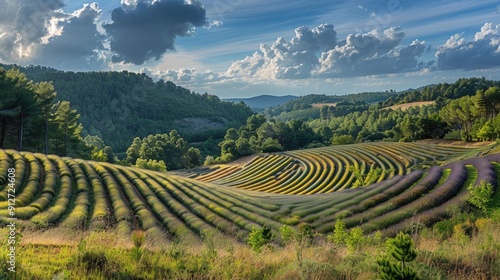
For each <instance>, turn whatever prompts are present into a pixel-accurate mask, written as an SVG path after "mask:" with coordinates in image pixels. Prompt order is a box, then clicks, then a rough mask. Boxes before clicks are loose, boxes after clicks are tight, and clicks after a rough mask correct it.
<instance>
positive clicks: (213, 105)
mask: <svg viewBox="0 0 500 280" xmlns="http://www.w3.org/2000/svg"><path fill="white" fill-rule="evenodd" d="M20 69H21V70H22V71H23V72H25V73H26V75H27V76H28V77H29V79H32V80H34V81H35V82H40V81H53V85H54V88H55V91H57V93H58V95H57V100H67V101H69V102H71V104H72V105H73V106H74V107H75V108H76V109H77V110H78V112H79V113H81V114H82V118H81V123H82V124H83V126H84V127H85V130H84V131H83V134H84V135H99V136H100V137H101V138H102V139H103V140H104V141H105V142H106V143H107V144H108V145H109V146H110V147H112V148H113V150H114V151H115V152H120V153H121V152H124V151H125V150H126V149H127V147H128V146H129V145H130V142H131V141H132V139H133V138H134V137H141V138H142V137H146V136H147V135H150V134H155V133H159V132H162V131H170V130H174V129H175V130H178V131H182V132H183V133H185V134H186V135H185V137H186V139H188V135H187V132H189V141H193V142H194V141H201V140H202V139H204V138H208V137H209V136H214V138H221V137H222V136H223V135H224V134H223V133H224V132H223V131H225V130H226V129H228V128H229V127H238V126H240V125H242V124H244V122H245V120H246V119H247V118H248V117H249V116H250V115H251V114H252V113H253V112H252V110H251V109H250V107H248V106H246V105H245V104H243V103H237V104H235V103H232V102H225V101H222V100H220V99H219V98H218V97H217V96H215V95H210V94H208V93H201V94H200V93H195V92H193V91H191V90H188V89H186V88H183V87H180V86H177V85H175V84H174V83H172V82H170V81H168V82H165V81H163V80H160V81H157V82H155V81H153V80H152V79H151V78H150V77H148V76H147V75H146V74H136V73H132V72H128V71H121V72H117V71H110V72H101V71H98V72H63V71H58V70H55V69H51V68H45V67H39V66H37V67H27V68H20ZM103 105H105V106H103ZM186 123H187V125H186ZM191 123H193V124H194V125H190V124H191ZM207 134H209V135H207Z"/></svg>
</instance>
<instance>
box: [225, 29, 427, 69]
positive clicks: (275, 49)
mask: <svg viewBox="0 0 500 280" xmlns="http://www.w3.org/2000/svg"><path fill="white" fill-rule="evenodd" d="M404 36H405V34H404V32H403V31H401V29H400V28H399V27H391V28H388V29H386V30H378V29H374V30H372V31H370V32H368V33H364V34H349V35H348V36H347V38H346V39H345V40H342V41H339V42H338V41H337V32H335V30H334V28H333V25H330V24H322V25H320V26H318V27H316V28H314V29H312V30H310V29H309V28H307V27H299V28H297V29H295V36H294V37H293V38H292V39H291V40H290V41H287V40H285V39H284V38H278V39H277V40H276V42H274V43H273V44H272V45H271V46H268V45H266V44H261V45H260V50H259V51H257V52H255V53H254V54H253V55H252V56H247V57H245V58H244V59H242V60H239V61H236V62H234V63H233V64H232V65H231V67H229V69H228V70H227V71H226V73H225V75H226V76H230V77H236V76H244V77H251V78H262V79H269V78H271V79H305V78H311V77H312V78H335V77H353V76H363V75H377V74H390V73H400V72H408V71H417V70H421V69H423V68H424V67H427V66H428V64H425V63H423V62H421V61H419V59H420V58H421V56H422V54H423V53H424V51H425V50H426V45H425V42H421V41H419V40H414V41H413V42H412V43H411V44H410V45H408V46H402V45H401V43H402V41H403V39H404Z"/></svg>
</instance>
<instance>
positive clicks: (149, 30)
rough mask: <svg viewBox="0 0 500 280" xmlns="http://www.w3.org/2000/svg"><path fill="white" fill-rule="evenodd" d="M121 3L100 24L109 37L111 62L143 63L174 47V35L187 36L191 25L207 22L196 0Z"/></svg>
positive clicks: (158, 57)
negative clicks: (109, 21) (104, 22)
mask: <svg viewBox="0 0 500 280" xmlns="http://www.w3.org/2000/svg"><path fill="white" fill-rule="evenodd" d="M122 5H124V7H120V8H116V9H114V10H113V12H112V14H111V19H112V22H111V23H107V24H103V27H104V29H105V30H106V33H107V35H108V36H109V38H110V47H111V51H113V52H114V55H113V58H112V61H113V62H115V63H116V62H125V63H133V64H136V65H140V64H144V63H145V62H149V61H156V60H159V59H160V58H161V57H162V56H163V54H165V53H166V52H167V51H169V50H170V51H172V50H175V46H174V42H175V38H176V37H177V36H189V35H191V34H192V33H193V28H194V27H197V26H203V25H205V24H206V22H207V18H206V11H205V8H204V7H203V5H202V4H201V2H199V1H198V0H189V1H187V0H186V1H184V0H156V1H153V2H151V3H148V2H145V1H132V0H122Z"/></svg>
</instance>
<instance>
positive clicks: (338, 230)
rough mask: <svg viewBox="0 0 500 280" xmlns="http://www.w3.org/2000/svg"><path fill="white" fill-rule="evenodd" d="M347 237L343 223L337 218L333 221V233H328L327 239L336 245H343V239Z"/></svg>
mask: <svg viewBox="0 0 500 280" xmlns="http://www.w3.org/2000/svg"><path fill="white" fill-rule="evenodd" d="M347 237H349V234H347V232H346V230H345V223H344V221H342V220H337V221H336V222H335V229H334V230H333V234H331V235H328V237H327V239H328V241H330V242H332V243H335V244H337V245H344V244H345V241H346V239H347Z"/></svg>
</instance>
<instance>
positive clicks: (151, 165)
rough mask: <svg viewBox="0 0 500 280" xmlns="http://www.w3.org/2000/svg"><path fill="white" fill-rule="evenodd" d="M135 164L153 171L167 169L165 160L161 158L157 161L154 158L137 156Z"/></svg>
mask: <svg viewBox="0 0 500 280" xmlns="http://www.w3.org/2000/svg"><path fill="white" fill-rule="evenodd" d="M135 166H136V167H139V168H144V169H149V170H154V171H163V172H165V171H167V166H166V165H165V162H164V161H163V160H159V161H157V160H154V159H150V160H145V159H142V158H138V159H137V161H136V163H135Z"/></svg>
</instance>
